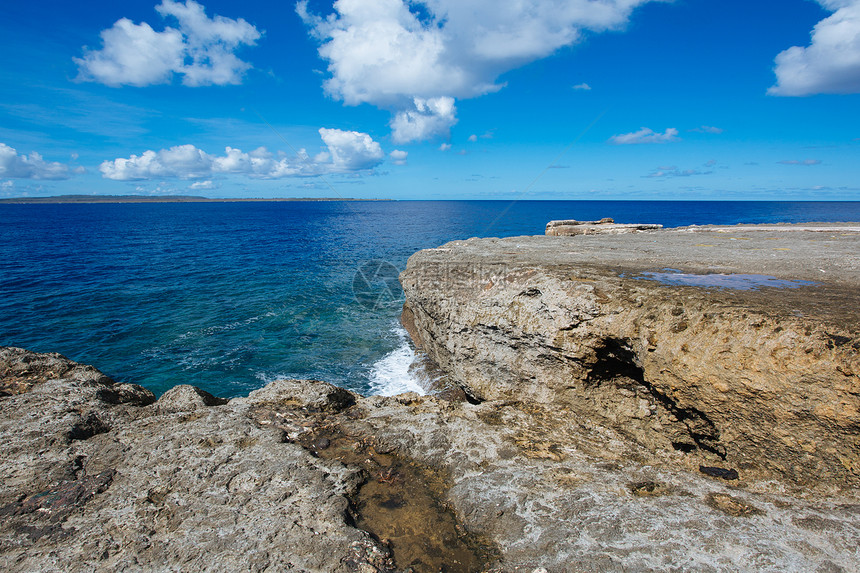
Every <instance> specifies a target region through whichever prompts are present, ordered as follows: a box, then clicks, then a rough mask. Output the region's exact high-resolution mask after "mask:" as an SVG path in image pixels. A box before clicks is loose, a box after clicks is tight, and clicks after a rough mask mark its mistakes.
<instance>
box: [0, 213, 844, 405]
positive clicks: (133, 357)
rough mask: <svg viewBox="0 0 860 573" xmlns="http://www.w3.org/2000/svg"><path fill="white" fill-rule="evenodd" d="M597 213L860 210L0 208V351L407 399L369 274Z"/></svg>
mask: <svg viewBox="0 0 860 573" xmlns="http://www.w3.org/2000/svg"><path fill="white" fill-rule="evenodd" d="M602 217H613V218H614V219H615V220H616V221H619V222H639V223H661V224H663V225H666V226H680V225H690V224H735V223H773V222H804V221H851V220H853V221H858V220H860V203H857V202H852V203H833V202H829V203H807V202H659V201H638V202H632V201H631V202H625V201H518V202H508V201H398V202H345V201H337V202H239V203H154V204H53V205H49V204H44V205H36V204H31V205H13V204H2V205H0V253H2V258H0V345H4V346H19V347H24V348H28V349H30V350H35V351H39V352H60V353H62V354H65V355H66V356H68V357H70V358H72V359H74V360H77V361H79V362H83V363H87V364H93V365H95V366H97V367H98V368H99V369H101V370H102V371H103V372H105V373H106V374H108V375H110V376H112V377H113V378H114V379H116V380H119V381H124V382H134V383H137V384H142V385H144V386H146V387H148V388H150V389H151V390H153V391H155V392H156V393H161V392H163V391H164V390H166V389H168V388H170V387H172V386H174V385H176V384H181V383H185V384H194V385H196V386H199V387H201V388H203V389H205V390H208V391H209V392H212V393H213V394H216V395H220V396H237V395H244V394H247V393H248V392H249V391H251V390H253V389H255V388H259V387H261V386H262V385H263V384H265V383H266V382H268V381H271V380H274V379H276V378H279V377H293V378H317V379H322V380H327V381H329V382H332V383H334V384H338V385H340V386H343V387H346V388H350V389H353V390H356V391H359V392H362V393H391V392H395V391H398V390H405V389H409V388H414V387H415V381H414V380H412V379H410V378H409V375H408V373H407V367H408V365H409V363H410V362H411V360H412V358H413V353H412V350H411V348H410V347H409V343H408V341H407V339H406V337H405V334H404V332H403V331H402V329H401V328H400V327H399V324H398V317H399V313H400V306H401V302H402V293H401V292H399V290H398V287H397V285H396V284H394V286H393V287H391V292H390V293H388V292H387V291H380V292H383V294H385V295H386V296H383V297H381V298H380V299H379V300H378V301H377V300H375V299H368V298H367V297H366V296H364V294H362V292H361V291H362V286H368V285H369V286H374V285H376V286H379V285H380V284H381V285H382V286H383V287H384V286H390V281H389V282H388V283H386V282H384V281H382V282H381V283H380V282H379V281H377V280H375V279H378V278H379V277H378V276H377V274H378V273H377V271H381V270H385V269H389V270H391V269H393V270H394V271H395V272H396V270H400V269H403V268H404V266H405V264H406V259H407V258H408V257H409V255H411V254H412V253H414V252H415V251H417V250H419V249H424V248H429V247H435V246H438V245H440V244H442V243H444V242H447V241H450V240H454V239H463V238H468V237H473V236H482V237H488V236H496V237H504V236H515V235H530V234H543V231H544V226H545V225H546V222H547V221H549V220H551V219H568V218H570V219H584V220H589V219H600V218H602ZM371 261H384V262H386V263H387V264H386V265H383V266H380V263H378V262H371ZM382 278H383V279H384V278H385V277H384V276H383V277H382ZM356 288H357V289H358V291H359V296H358V300H357V297H356V295H355V290H356ZM365 294H366V293H365ZM363 297H364V298H363ZM369 302H370V304H369Z"/></svg>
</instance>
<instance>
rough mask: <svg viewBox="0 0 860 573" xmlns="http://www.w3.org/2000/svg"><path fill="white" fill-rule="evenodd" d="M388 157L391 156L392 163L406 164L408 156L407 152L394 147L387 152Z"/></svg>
mask: <svg viewBox="0 0 860 573" xmlns="http://www.w3.org/2000/svg"><path fill="white" fill-rule="evenodd" d="M388 157H390V158H391V162H392V163H394V165H406V160H407V159H408V157H409V152H407V151H401V150H400V149H395V150H394V151H392V152H391V153H389V154H388Z"/></svg>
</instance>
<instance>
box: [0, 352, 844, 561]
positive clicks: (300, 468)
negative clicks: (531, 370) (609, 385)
mask: <svg viewBox="0 0 860 573" xmlns="http://www.w3.org/2000/svg"><path fill="white" fill-rule="evenodd" d="M3 351H4V350H2V349H0V352H3ZM24 352H25V351H21V350H18V349H15V350H14V351H13V353H14V354H16V355H18V356H21V355H22V353H24ZM6 356H8V353H7V354H6ZM42 358H43V357H40V356H38V355H32V356H27V359H28V360H31V361H33V360H41V359H42ZM68 365H69V366H75V365H74V363H69V364H68ZM109 389H110V385H109V384H108V383H105V382H93V381H91V380H87V381H80V380H74V379H63V378H60V379H52V380H41V381H38V382H36V383H35V384H34V385H33V386H32V387H31V390H30V391H29V392H26V393H22V394H19V395H16V396H11V397H5V398H0V437H2V440H3V444H4V448H2V449H0V477H2V479H0V569H2V570H3V571H16V572H17V571H21V572H24V571H26V572H30V571H57V572H59V571H64V572H65V571H98V572H101V571H105V572H106V571H192V570H193V571H197V570H200V571H217V572H221V571H224V572H227V571H229V572H236V571H303V572H304V571H307V572H313V573H331V572H348V571H350V572H351V571H360V572H366V573H394V572H396V571H403V569H404V567H402V566H401V567H399V568H398V567H396V566H395V563H394V560H393V557H395V556H392V554H391V552H390V551H389V549H388V548H387V546H386V545H385V544H383V543H382V542H381V541H380V540H378V539H375V538H374V537H372V536H371V535H369V534H368V533H367V532H365V531H362V530H360V529H358V528H356V527H355V526H354V524H353V519H352V517H351V516H352V515H353V513H354V511H355V510H356V508H353V507H351V504H350V500H351V499H353V496H354V493H355V491H356V490H357V489H358V488H359V487H360V486H361V484H362V483H363V482H365V481H367V480H373V481H374V482H375V485H376V486H377V490H380V493H382V494H384V492H385V485H386V484H387V483H392V482H396V481H397V480H398V479H402V478H401V477H400V476H399V475H398V474H397V470H394V471H391V468H389V470H384V468H373V467H372V460H371V458H378V457H379V454H383V455H386V456H393V455H397V456H401V458H402V459H404V460H412V462H410V463H415V464H420V465H422V467H426V468H432V469H433V471H434V472H435V473H436V474H437V475H438V484H437V485H436V487H437V488H438V491H439V494H440V495H441V496H443V497H442V501H443V502H444V503H445V504H446V505H447V506H448V507H450V508H451V510H453V511H454V513H455V514H456V516H457V517H458V518H459V520H460V522H461V524H462V525H461V527H462V528H463V529H465V530H468V531H469V532H470V533H472V534H475V535H478V536H481V537H483V538H485V539H488V540H489V541H490V542H492V543H493V544H494V545H495V547H496V550H495V552H494V556H493V557H492V559H490V560H488V562H487V564H486V566H485V567H483V568H481V569H480V570H482V571H485V572H486V573H491V572H493V573H514V572H518V573H521V572H523V571H525V572H529V573H534V572H540V571H547V572H548V573H567V572H570V571H577V572H604V571H610V572H615V571H619V572H620V571H654V572H657V571H666V570H673V569H674V570H684V571H703V572H710V571H732V572H735V571H750V572H752V571H756V572H760V571H772V572H778V571H779V572H782V571H821V572H824V571H848V572H850V571H856V570H857V568H856V563H857V562H858V559H857V557H858V554H857V551H858V550H857V544H856V540H857V538H858V537H860V500H858V498H857V496H854V497H851V496H842V497H830V498H823V497H820V496H815V495H807V496H805V497H799V496H796V495H789V494H786V493H785V492H781V491H778V489H779V488H776V491H771V489H774V488H770V487H769V485H768V484H767V483H759V482H751V481H749V480H748V479H746V478H745V476H743V475H742V476H741V477H740V479H738V480H732V481H731V482H729V481H726V480H724V479H719V478H716V477H713V476H709V475H707V474H704V473H702V472H700V471H698V470H695V471H692V472H691V471H686V470H684V469H677V468H674V469H673V468H671V467H668V466H667V465H666V464H661V461H664V460H661V458H660V457H658V456H655V455H654V454H653V453H652V452H650V451H649V450H648V449H647V448H644V447H642V446H641V445H639V444H637V443H635V442H633V441H630V440H629V439H626V437H625V436H624V435H623V434H622V433H621V432H619V431H617V430H615V429H613V428H610V427H607V426H602V425H600V424H596V423H594V422H593V421H592V420H590V419H587V418H582V417H580V418H576V417H574V416H573V411H572V410H571V409H569V408H568V409H565V408H564V407H561V406H558V405H554V406H544V405H540V404H535V403H531V402H528V401H514V400H507V401H485V402H483V403H481V404H477V405H474V404H469V403H466V402H458V403H452V402H447V401H445V400H442V399H440V398H437V397H432V396H423V397H422V396H418V395H416V394H404V395H401V396H397V397H392V398H384V397H369V398H363V397H361V396H358V395H356V394H353V393H350V392H347V391H345V390H343V389H340V388H336V387H334V386H331V385H329V384H326V383H324V382H317V381H297V380H281V381H276V382H273V383H271V384H270V385H268V386H266V387H265V388H263V389H261V390H259V391H256V392H253V393H252V394H251V395H250V396H248V397H247V398H234V399H232V400H230V401H229V402H226V403H220V402H219V401H217V400H213V399H212V398H208V397H207V396H208V395H206V394H204V393H202V391H198V390H197V389H193V388H191V387H180V388H179V389H178V390H177V391H175V392H172V393H170V394H168V393H166V394H165V396H163V397H162V398H161V399H160V400H159V401H158V402H155V403H154V404H151V405H147V406H141V405H137V402H139V400H127V401H122V400H119V401H118V400H116V399H115V397H116V394H110V393H109V392H107V390H109ZM140 390H141V391H143V389H140ZM143 392H145V391H143ZM129 393H130V392H127V393H126V395H128V394H129ZM162 401H163V402H164V403H161V402H162ZM207 403H208V404H210V405H207ZM95 419H98V420H100V421H101V424H97V423H95V422H93V423H92V424H90V425H91V426H92V427H96V426H98V429H99V431H98V432H93V433H90V432H84V433H83V434H81V433H79V432H77V431H73V428H75V427H76V426H78V425H80V423H81V421H82V420H95ZM87 433H89V434H90V435H89V436H86V434H87ZM325 436H330V437H331V439H329V438H327V437H325ZM301 444H304V445H303V446H302V445H301ZM350 444H354V446H351V447H354V450H353V451H352V452H351V453H350V454H349V456H348V457H351V458H356V459H359V460H361V461H360V463H357V464H354V463H341V462H340V461H338V459H337V456H336V455H335V456H331V457H329V458H328V459H324V456H322V455H318V453H319V452H320V451H322V450H324V451H326V452H329V451H331V450H334V449H336V447H338V445H340V446H341V447H343V446H345V445H346V446H348V445H350ZM669 455H670V456H684V455H685V454H682V453H680V452H674V451H673V452H671V453H670V454H669ZM408 502H409V500H394V499H391V500H384V501H383V504H382V507H383V508H384V507H386V505H394V504H396V505H398V506H399V505H401V504H404V503H408ZM437 526H438V524H437V522H436V521H435V520H433V519H428V520H427V522H426V528H427V531H428V533H429V532H431V531H432V530H433V529H435V528H436V527H437ZM419 540H420V537H419ZM447 565H448V567H447V568H446V570H449V571H457V570H458V569H457V568H456V564H454V563H449V564H447ZM475 570H477V569H475ZM414 571H415V573H426V572H428V571H429V572H430V573H437V571H438V569H432V570H430V569H427V568H422V567H421V566H420V565H417V566H416V567H415V569H414ZM470 571H472V570H471V569H470Z"/></svg>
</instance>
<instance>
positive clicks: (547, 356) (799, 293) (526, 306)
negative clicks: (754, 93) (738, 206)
mask: <svg viewBox="0 0 860 573" xmlns="http://www.w3.org/2000/svg"><path fill="white" fill-rule="evenodd" d="M805 228H807V229H808V228H809V226H806V227H805ZM834 229H835V230H834ZM841 229H846V232H844V233H840V232H837V231H838V230H841ZM852 229H853V227H847V226H843V227H840V226H838V225H836V226H832V225H831V226H830V227H828V229H827V230H826V232H811V231H808V230H806V231H797V232H784V231H785V230H786V228H785V227H780V228H779V229H778V230H773V229H771V230H764V229H755V228H753V229H749V228H722V229H720V228H710V229H708V230H701V229H682V230H672V231H659V232H653V233H640V234H633V235H623V236H612V235H607V236H597V237H590V236H578V237H551V236H544V237H515V238H509V239H481V240H479V239H470V240H468V241H455V242H452V243H448V244H447V245H444V246H442V247H440V248H437V249H430V250H426V251H422V252H420V253H417V254H415V255H413V256H412V257H411V258H410V259H409V263H408V265H407V269H406V271H404V273H403V274H402V275H401V282H402V283H403V287H404V290H405V292H406V299H407V305H406V309H405V311H404V324H406V325H407V326H408V329H409V331H410V333H411V334H412V336H413V338H414V339H415V340H416V342H417V343H418V344H419V345H420V346H421V347H422V348H423V350H424V351H425V352H426V353H427V354H428V355H429V356H430V357H431V358H432V359H433V360H435V362H436V363H438V364H439V366H440V367H441V368H442V369H443V370H444V371H446V372H447V373H448V374H449V375H451V376H452V377H453V378H454V379H455V380H456V381H457V382H458V383H459V384H460V385H461V386H462V387H463V389H464V390H465V391H466V392H467V393H468V394H469V395H470V396H471V397H472V399H473V401H482V400H516V401H523V402H526V403H534V404H539V405H541V406H543V407H549V408H554V409H556V411H557V412H558V416H562V417H563V416H566V417H567V419H568V420H569V422H570V423H571V424H573V423H579V422H580V421H582V420H588V421H589V422H590V423H594V424H597V425H600V426H604V427H607V428H611V429H612V430H613V431H614V432H617V433H618V434H619V435H622V436H624V437H625V438H626V439H628V440H631V441H633V442H635V443H637V444H639V445H641V446H643V447H644V448H645V449H646V450H647V451H649V452H651V453H652V454H653V455H655V456H657V457H660V458H661V459H665V460H669V461H671V462H672V463H680V464H681V465H683V466H685V467H688V468H690V469H691V470H694V469H695V468H698V467H699V466H700V465H702V466H705V467H715V466H719V467H724V468H726V469H727V470H731V469H734V470H736V471H737V472H738V473H739V474H740V475H741V476H742V477H745V478H755V479H776V480H779V481H781V482H783V483H786V484H789V485H791V486H793V487H796V488H800V489H808V488H814V489H818V490H821V491H833V490H839V489H847V490H849V491H856V488H857V487H858V485H860V334H858V333H860V234H857V233H854V232H851V231H852ZM741 279H742V280H741ZM770 285H777V287H778V288H774V287H773V286H770ZM726 286H730V287H732V288H725V287H726ZM679 454H680V455H679Z"/></svg>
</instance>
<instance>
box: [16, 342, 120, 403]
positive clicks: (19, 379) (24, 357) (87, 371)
mask: <svg viewBox="0 0 860 573" xmlns="http://www.w3.org/2000/svg"><path fill="white" fill-rule="evenodd" d="M59 378H66V379H71V380H79V381H82V382H83V381H91V382H95V383H97V384H103V385H105V386H109V385H112V384H113V380H111V379H110V378H109V377H108V376H105V375H104V374H102V373H101V372H99V371H98V370H96V369H95V368H94V367H92V366H87V365H84V364H78V363H77V362H73V361H71V360H69V359H68V358H66V357H65V356H63V355H62V354H57V353H56V352H54V353H50V354H37V353H35V352H29V351H27V350H24V349H23V348H13V347H0V396H12V395H15V394H22V393H24V392H28V391H29V390H30V389H31V388H32V387H33V386H34V385H35V384H39V383H41V382H43V381H45V380H54V379H59Z"/></svg>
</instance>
